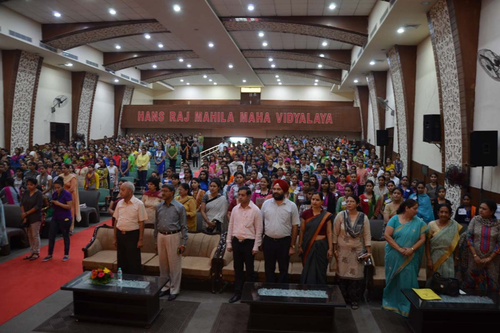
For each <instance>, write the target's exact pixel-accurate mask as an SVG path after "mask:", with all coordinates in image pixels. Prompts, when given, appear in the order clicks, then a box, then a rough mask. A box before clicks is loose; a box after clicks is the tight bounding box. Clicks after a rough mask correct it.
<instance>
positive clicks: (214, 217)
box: [200, 179, 228, 232]
mask: <svg viewBox="0 0 500 333" xmlns="http://www.w3.org/2000/svg"><path fill="white" fill-rule="evenodd" d="M208 188H209V192H207V193H205V195H204V196H203V200H202V203H201V206H200V212H201V216H202V217H203V221H204V226H203V227H204V228H205V229H206V230H207V232H215V231H217V232H221V230H222V225H223V224H224V222H225V220H226V214H227V206H228V203H227V200H226V198H225V197H224V196H223V195H221V194H220V191H221V190H222V188H221V183H220V181H219V180H217V179H212V181H211V182H210V185H209V187H208Z"/></svg>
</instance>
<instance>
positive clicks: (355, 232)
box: [333, 195, 372, 310]
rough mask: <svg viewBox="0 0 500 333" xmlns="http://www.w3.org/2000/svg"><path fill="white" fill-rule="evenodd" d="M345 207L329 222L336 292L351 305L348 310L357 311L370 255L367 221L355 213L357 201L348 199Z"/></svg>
mask: <svg viewBox="0 0 500 333" xmlns="http://www.w3.org/2000/svg"><path fill="white" fill-rule="evenodd" d="M345 203H346V210H345V211H343V212H342V213H339V214H337V217H335V221H334V222H333V247H334V252H333V254H334V255H335V260H336V262H337V276H338V277H339V287H340V291H341V292H342V295H343V296H344V298H345V299H346V301H348V302H350V303H351V308H352V309H353V310H357V309H358V307H359V305H358V303H359V301H360V300H361V298H362V297H363V292H364V286H365V275H364V268H365V265H364V262H363V261H364V260H366V259H368V258H369V257H370V255H371V239H372V236H371V232H370V221H369V220H368V217H367V216H366V215H365V214H364V213H363V212H361V211H360V210H359V198H358V197H357V196H354V195H348V196H347V197H346V198H345ZM365 249H366V252H365V251H364V250H365ZM360 258H361V259H362V260H360Z"/></svg>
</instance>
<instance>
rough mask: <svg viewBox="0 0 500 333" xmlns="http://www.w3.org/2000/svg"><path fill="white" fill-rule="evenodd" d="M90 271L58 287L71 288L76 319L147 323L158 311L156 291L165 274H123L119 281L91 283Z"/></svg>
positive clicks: (129, 323)
mask: <svg viewBox="0 0 500 333" xmlns="http://www.w3.org/2000/svg"><path fill="white" fill-rule="evenodd" d="M90 274H91V272H84V273H83V274H81V275H80V276H78V277H77V278H75V279H73V280H72V281H70V282H68V283H66V284H65V285H63V286H62V287H61V290H69V291H72V292H73V307H74V313H73V317H74V318H76V319H77V320H88V321H99V322H109V323H115V324H124V325H137V326H145V327H149V326H150V325H151V324H152V323H153V322H154V321H155V319H156V317H158V315H159V314H160V311H161V310H162V309H161V308H160V298H159V294H160V291H161V288H163V286H164V285H165V284H166V283H167V282H168V279H167V278H161V277H157V276H143V275H129V274H123V281H122V282H118V281H117V280H116V279H115V280H113V281H112V283H110V284H107V285H94V284H91V283H90Z"/></svg>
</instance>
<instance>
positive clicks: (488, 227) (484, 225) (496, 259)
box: [459, 200, 500, 293]
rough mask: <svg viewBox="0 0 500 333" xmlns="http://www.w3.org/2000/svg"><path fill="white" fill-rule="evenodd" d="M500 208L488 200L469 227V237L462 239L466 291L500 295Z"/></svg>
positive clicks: (462, 273)
mask: <svg viewBox="0 0 500 333" xmlns="http://www.w3.org/2000/svg"><path fill="white" fill-rule="evenodd" d="M496 210H497V204H496V203H495V201H493V200H484V201H483V202H482V203H481V205H479V215H478V216H474V217H473V218H472V220H471V221H470V223H469V228H468V229H467V236H466V237H465V236H464V237H463V238H461V239H460V245H459V246H460V252H461V253H460V256H461V258H460V274H459V278H460V279H461V280H462V283H463V286H462V288H466V289H475V290H481V291H483V292H484V291H488V292H494V293H498V291H499V290H500V288H499V281H498V278H499V271H500V222H498V220H497V219H496V217H495V211H496Z"/></svg>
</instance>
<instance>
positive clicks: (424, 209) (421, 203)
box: [410, 182, 434, 223]
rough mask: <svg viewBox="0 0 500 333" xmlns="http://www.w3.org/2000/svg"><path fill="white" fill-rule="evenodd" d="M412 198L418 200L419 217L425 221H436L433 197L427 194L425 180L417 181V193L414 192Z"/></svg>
mask: <svg viewBox="0 0 500 333" xmlns="http://www.w3.org/2000/svg"><path fill="white" fill-rule="evenodd" d="M410 198H411V199H413V200H416V201H417V202H418V217H420V218H421V219H422V220H424V222H425V223H429V222H431V221H434V212H433V210H432V202H431V198H430V197H429V196H428V195H427V194H425V183H424V182H418V183H417V194H413V195H412V196H411V197H410Z"/></svg>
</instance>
